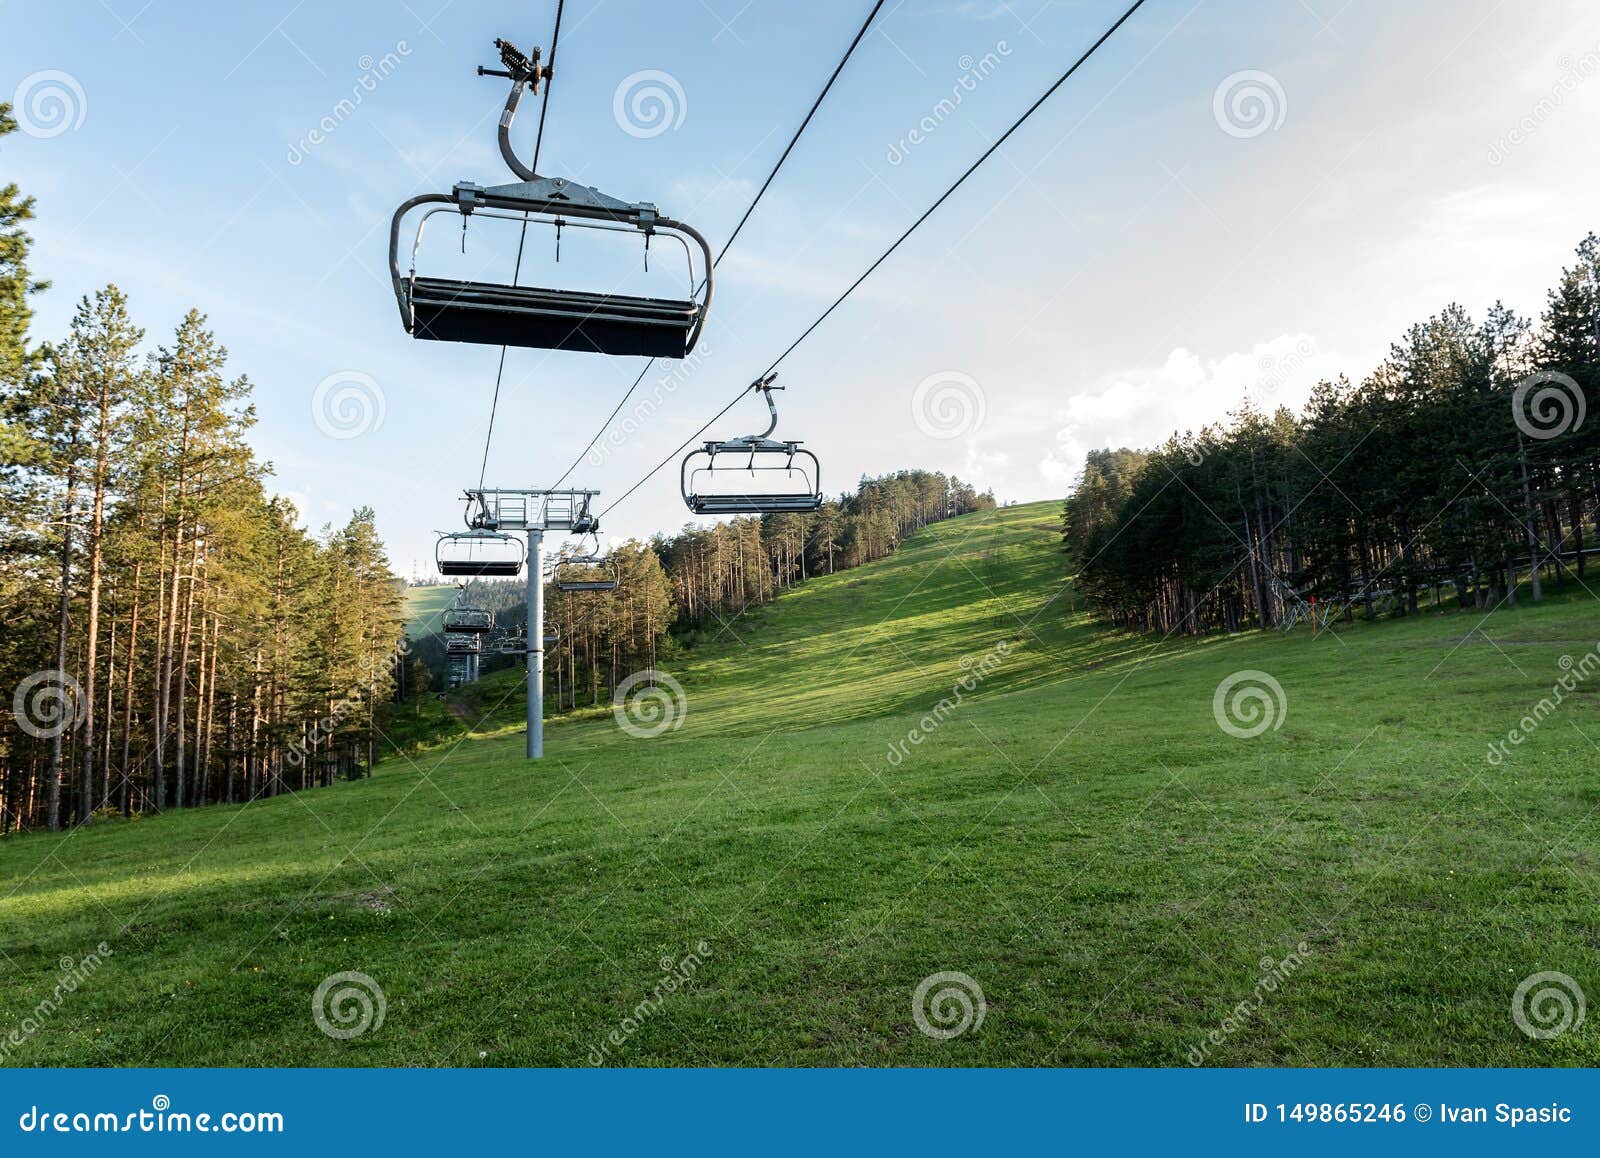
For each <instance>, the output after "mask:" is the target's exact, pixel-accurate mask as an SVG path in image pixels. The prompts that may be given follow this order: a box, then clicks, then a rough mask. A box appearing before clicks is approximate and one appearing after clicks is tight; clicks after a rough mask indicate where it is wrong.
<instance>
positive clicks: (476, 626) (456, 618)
mask: <svg viewBox="0 0 1600 1158" xmlns="http://www.w3.org/2000/svg"><path fill="white" fill-rule="evenodd" d="M443 627H444V630H445V632H446V633H449V632H457V633H465V634H470V635H486V634H488V633H489V632H491V631H493V630H494V612H492V611H489V610H487V609H485V608H482V607H449V608H446V609H445V613H444V617H443Z"/></svg>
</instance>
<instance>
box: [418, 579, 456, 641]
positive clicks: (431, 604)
mask: <svg viewBox="0 0 1600 1158" xmlns="http://www.w3.org/2000/svg"><path fill="white" fill-rule="evenodd" d="M455 601H456V589H455V587H454V586H439V585H435V586H432V587H407V588H406V614H407V615H408V616H410V622H408V623H407V624H406V634H407V635H409V636H410V637H411V638H412V639H421V638H422V637H423V636H424V635H433V634H434V633H436V632H437V631H438V630H439V625H440V623H441V622H443V616H444V611H445V608H447V607H449V606H450V605H451V604H452V603H454V602H455Z"/></svg>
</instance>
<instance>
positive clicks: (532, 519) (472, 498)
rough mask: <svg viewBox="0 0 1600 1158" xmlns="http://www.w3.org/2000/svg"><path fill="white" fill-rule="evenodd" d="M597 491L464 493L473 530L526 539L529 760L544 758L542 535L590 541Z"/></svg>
mask: <svg viewBox="0 0 1600 1158" xmlns="http://www.w3.org/2000/svg"><path fill="white" fill-rule="evenodd" d="M599 493H600V492H599V491H590V490H559V491H556V490H544V489H542V488H539V487H494V488H488V489H485V488H476V489H473V490H469V491H467V492H466V496H467V525H468V526H469V527H471V528H472V529H473V530H482V531H497V532H501V533H506V532H516V531H523V532H526V533H527V536H528V759H530V760H539V759H542V758H543V756H544V533H545V532H546V531H566V532H568V533H571V534H578V535H587V534H590V533H592V532H594V531H596V530H598V529H599V526H600V521H599V520H598V519H597V518H596V517H595V516H594V515H592V514H590V513H589V503H590V500H592V499H593V498H594V497H595V496H597V495H598V494H599Z"/></svg>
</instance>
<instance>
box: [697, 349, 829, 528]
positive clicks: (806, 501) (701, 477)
mask: <svg viewBox="0 0 1600 1158" xmlns="http://www.w3.org/2000/svg"><path fill="white" fill-rule="evenodd" d="M777 377H778V376H777V375H776V374H768V375H767V376H766V377H765V378H761V379H759V380H757V381H756V382H754V383H752V384H751V387H750V388H751V389H752V390H754V391H757V392H758V393H760V394H761V396H762V397H763V398H765V399H766V401H767V410H768V412H769V413H770V414H771V421H770V422H769V423H768V424H767V428H766V430H764V431H762V432H761V433H760V434H747V435H745V436H744V437H743V438H731V439H728V440H727V441H726V442H716V441H707V442H706V443H705V444H704V445H703V446H701V447H700V449H698V450H692V451H690V452H689V453H688V454H687V455H685V456H684V459H683V465H682V468H681V469H680V471H679V482H680V485H681V488H682V491H683V501H684V503H685V505H687V506H688V508H689V509H690V510H691V511H693V512H694V513H695V514H697V515H770V514H785V513H802V514H803V513H808V512H811V511H814V510H816V509H817V508H819V507H820V506H822V464H821V463H819V462H818V461H817V456H816V455H815V454H812V453H811V451H809V450H805V449H803V448H802V447H801V445H800V443H799V442H791V441H785V440H782V439H775V438H772V437H770V435H771V434H772V432H773V431H774V430H776V429H777V427H778V408H777V406H776V405H775V404H774V403H773V401H772V392H773V391H774V390H782V389H783V387H782V386H774V385H773V384H772V383H773V381H774V380H776V378H777ZM718 455H723V456H725V457H724V460H723V462H722V463H718V462H717V456H718ZM739 458H742V459H744V461H743V463H742V464H737V463H730V462H729V461H728V460H729V459H739ZM807 460H809V466H808V465H807Z"/></svg>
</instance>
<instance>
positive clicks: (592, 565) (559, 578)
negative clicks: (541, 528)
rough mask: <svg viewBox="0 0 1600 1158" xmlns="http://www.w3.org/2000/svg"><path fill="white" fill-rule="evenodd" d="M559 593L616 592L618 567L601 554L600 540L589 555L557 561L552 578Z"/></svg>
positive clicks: (573, 556)
mask: <svg viewBox="0 0 1600 1158" xmlns="http://www.w3.org/2000/svg"><path fill="white" fill-rule="evenodd" d="M551 578H552V581H553V582H554V583H555V586H556V590H557V591H615V590H616V589H617V567H616V564H614V563H612V562H611V561H610V560H608V559H607V558H606V557H605V556H604V555H602V554H601V553H600V540H599V537H598V536H596V537H595V541H594V545H593V547H592V548H591V549H590V550H589V552H588V553H587V554H584V555H569V556H568V557H567V558H565V559H558V560H556V565H555V571H554V574H553V575H552V576H551Z"/></svg>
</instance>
